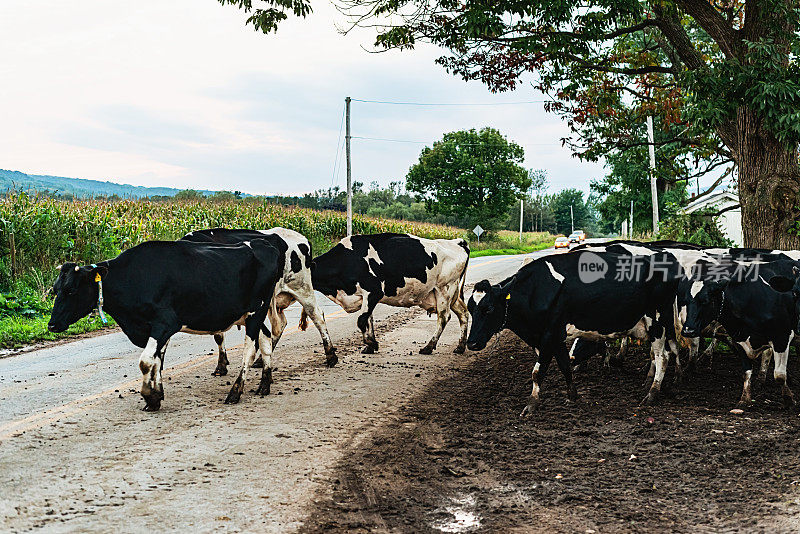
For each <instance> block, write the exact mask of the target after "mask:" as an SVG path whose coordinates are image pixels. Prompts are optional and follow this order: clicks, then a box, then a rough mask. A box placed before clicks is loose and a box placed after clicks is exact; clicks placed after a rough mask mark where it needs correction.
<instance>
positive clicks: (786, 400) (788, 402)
mask: <svg viewBox="0 0 800 534" xmlns="http://www.w3.org/2000/svg"><path fill="white" fill-rule="evenodd" d="M795 406H796V403H795V402H794V399H793V398H792V397H783V408H784V409H786V410H791V409H793V408H794V407H795Z"/></svg>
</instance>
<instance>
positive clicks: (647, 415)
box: [302, 332, 800, 533]
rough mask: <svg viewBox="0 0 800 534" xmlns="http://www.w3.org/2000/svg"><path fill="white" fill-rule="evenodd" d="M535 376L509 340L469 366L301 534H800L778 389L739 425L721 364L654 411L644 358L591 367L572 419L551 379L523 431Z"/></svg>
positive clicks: (787, 421) (786, 418)
mask: <svg viewBox="0 0 800 534" xmlns="http://www.w3.org/2000/svg"><path fill="white" fill-rule="evenodd" d="M795 362H796V361H795ZM795 362H792V363H794V365H791V364H790V373H791V378H792V379H793V384H794V385H796V384H799V383H800V376H798V370H797V367H798V366H797V365H796V363H795ZM533 363H534V360H533V355H532V353H531V350H530V349H529V348H528V347H527V346H525V345H524V343H522V342H521V341H519V339H518V338H516V337H515V336H514V335H513V334H510V333H508V332H506V333H505V334H503V336H502V338H501V339H500V340H499V342H498V343H496V344H495V345H493V346H490V348H488V349H486V350H485V351H483V352H482V353H479V354H474V355H471V356H470V357H468V358H465V359H463V360H460V363H458V364H456V367H451V370H450V371H449V372H448V373H447V374H446V375H444V378H442V379H440V380H438V381H435V382H433V383H432V385H431V386H430V387H428V388H427V389H426V390H425V391H424V392H423V393H420V394H419V395H418V396H417V397H416V398H413V399H410V400H409V402H407V403H405V404H404V406H403V407H402V408H401V410H400V412H399V414H398V416H397V417H395V418H393V419H392V421H390V422H388V423H386V424H384V425H382V426H381V427H380V428H378V429H377V430H375V431H374V432H373V433H372V435H370V436H369V437H368V438H366V439H361V440H358V441H356V442H352V443H351V444H349V445H348V450H346V451H345V454H343V460H341V461H340V463H339V464H338V467H337V468H336V470H335V472H334V474H333V475H332V476H331V480H332V481H333V485H332V489H331V488H326V489H325V490H324V491H322V492H321V493H320V494H319V496H318V498H317V499H315V501H316V503H315V504H314V505H313V508H311V509H310V510H309V518H308V519H307V520H306V521H305V524H304V526H303V528H302V530H303V531H305V532H318V531H355V532H370V531H375V530H383V531H386V530H388V531H399V532H427V531H434V532H435V531H438V532H442V531H444V532H471V531H477V530H480V531H493V532H531V531H533V532H536V531H546V532H587V533H591V532H628V531H631V532H656V531H677V532H698V531H714V532H719V531H752V532H759V531H763V532H776V531H777V532H796V531H798V530H800V493H799V492H798V488H797V486H798V484H800V417H798V413H797V410H796V409H795V410H789V411H786V410H784V409H783V408H782V406H781V404H780V402H779V401H780V395H779V392H778V391H777V390H776V389H775V388H773V387H771V380H770V381H769V382H768V383H767V385H766V386H765V387H764V388H756V389H755V391H754V396H755V404H754V405H753V407H752V408H750V409H749V410H747V411H746V412H745V413H744V414H739V415H737V414H732V413H730V412H729V410H730V409H731V408H734V406H735V404H736V402H737V401H738V398H739V395H740V393H741V379H740V371H739V369H740V368H739V364H738V362H737V361H736V360H735V359H734V358H732V357H730V356H728V357H727V358H717V359H716V360H715V363H714V368H713V370H712V371H708V370H700V371H699V372H698V373H697V374H696V375H695V377H693V379H691V380H690V381H689V383H688V385H686V386H684V387H682V388H680V389H678V388H674V389H672V391H668V392H666V395H665V398H663V399H662V401H661V402H660V404H659V405H657V406H653V407H639V406H637V403H638V401H639V400H640V399H641V398H642V396H643V388H642V382H643V380H644V374H643V373H642V372H641V367H642V365H643V364H644V363H645V356H644V354H643V353H642V351H640V350H639V351H637V352H636V353H635V354H634V355H633V356H631V357H629V358H628V360H626V362H625V363H624V366H623V368H622V369H619V370H613V371H611V372H605V371H604V370H603V369H602V368H601V363H600V361H599V360H595V361H593V362H592V363H591V366H590V368H589V370H588V372H587V373H583V374H580V375H578V377H577V383H578V391H579V394H580V396H581V397H580V400H579V402H578V403H577V405H569V404H565V400H566V396H565V391H564V381H563V378H562V377H561V376H560V373H559V372H558V369H557V368H556V366H553V367H551V369H550V372H549V374H548V377H547V380H546V382H545V385H544V388H543V403H542V405H541V407H540V409H539V411H538V412H537V413H536V414H535V415H534V416H533V417H531V418H529V419H520V417H519V413H520V411H521V410H522V408H523V406H524V405H525V401H526V397H527V395H528V394H529V392H530V379H529V377H530V371H531V369H532V366H533ZM667 378H668V380H669V379H671V376H670V375H668V377H667Z"/></svg>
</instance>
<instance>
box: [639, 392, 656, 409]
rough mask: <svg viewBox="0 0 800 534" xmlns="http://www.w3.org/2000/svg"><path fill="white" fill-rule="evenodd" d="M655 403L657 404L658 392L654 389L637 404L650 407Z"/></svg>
mask: <svg viewBox="0 0 800 534" xmlns="http://www.w3.org/2000/svg"><path fill="white" fill-rule="evenodd" d="M656 402H658V392H657V391H656V390H654V389H651V390H650V391H649V392H648V393H647V395H645V397H644V398H643V399H642V402H640V403H639V404H640V405H643V406H650V405H653V404H655V403H656Z"/></svg>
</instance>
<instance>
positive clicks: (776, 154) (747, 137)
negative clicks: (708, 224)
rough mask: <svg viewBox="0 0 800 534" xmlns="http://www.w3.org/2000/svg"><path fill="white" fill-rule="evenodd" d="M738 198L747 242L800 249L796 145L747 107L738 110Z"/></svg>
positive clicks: (798, 170)
mask: <svg viewBox="0 0 800 534" xmlns="http://www.w3.org/2000/svg"><path fill="white" fill-rule="evenodd" d="M736 126H737V133H738V136H737V137H738V140H737V147H736V150H735V151H736V153H737V156H738V157H737V158H736V159H737V163H738V170H739V200H740V202H741V205H742V233H743V237H744V246H746V247H757V248H769V249H782V250H798V249H800V237H799V236H798V235H797V221H798V219H800V210H799V209H798V192H800V168H799V167H798V161H797V157H798V153H797V149H796V148H794V149H791V148H790V149H787V148H786V147H785V146H784V145H782V144H781V143H780V142H779V141H778V140H777V139H776V138H775V136H774V135H772V134H771V133H770V132H769V131H768V130H767V129H766V127H765V126H764V125H763V123H762V120H761V119H760V118H759V117H758V114H757V113H756V112H755V111H753V110H751V109H748V108H746V107H743V108H740V109H739V112H738V115H737V125H736Z"/></svg>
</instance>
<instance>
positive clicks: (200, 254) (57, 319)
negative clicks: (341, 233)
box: [48, 239, 283, 411]
mask: <svg viewBox="0 0 800 534" xmlns="http://www.w3.org/2000/svg"><path fill="white" fill-rule="evenodd" d="M280 257H281V254H280V251H278V249H276V248H275V247H274V246H272V245H271V244H269V243H268V242H267V241H265V240H263V239H258V240H253V241H250V242H249V243H247V244H239V245H217V244H207V243H191V242H188V241H150V242H147V243H142V244H141V245H138V246H135V247H133V248H131V249H128V250H126V251H125V252H123V253H122V254H120V255H119V256H117V257H116V258H114V259H112V260H107V261H102V262H100V263H98V264H96V265H90V266H80V265H77V264H75V263H65V264H64V265H62V266H61V267H60V268H59V275H58V279H57V280H56V282H55V284H54V286H53V291H54V292H55V295H56V299H55V303H54V305H53V312H52V315H51V318H50V322H49V324H48V328H49V329H50V330H51V331H53V332H63V331H64V330H66V329H67V327H69V325H71V324H72V323H74V322H75V321H77V320H79V319H80V318H82V317H85V316H86V315H88V314H89V313H91V311H92V310H93V309H94V308H95V307H96V306H98V303H99V304H100V307H101V310H102V307H104V308H105V311H107V312H108V313H109V314H110V315H111V316H112V317H114V320H115V321H116V322H117V324H119V326H120V328H122V331H123V332H125V335H126V336H128V339H129V340H130V341H131V342H132V343H133V344H134V345H136V346H137V347H142V348H143V349H144V350H143V351H142V354H141V357H140V359H139V368H140V369H141V371H142V390H141V393H142V397H144V400H145V402H146V406H145V410H146V411H155V410H158V409H159V408H160V407H161V401H162V400H163V398H164V388H163V385H162V382H161V371H162V368H163V366H164V353H165V351H166V348H167V344H168V343H169V340H170V338H171V337H172V336H173V335H174V334H176V333H177V332H188V333H192V334H205V335H208V334H215V333H219V332H224V331H226V330H228V329H229V328H231V327H232V326H233V325H237V324H238V325H244V327H245V349H244V357H243V364H242V370H241V371H240V373H239V377H238V378H237V379H236V382H235V383H234V384H233V387H232V388H231V391H230V393H229V394H228V397H227V398H226V399H225V402H226V403H236V402H239V398H240V397H241V394H242V392H243V391H244V383H245V380H246V378H247V372H248V370H249V368H250V367H251V366H252V364H253V362H254V361H255V357H256V352H257V350H259V349H262V350H263V349H264V348H265V347H269V346H270V339H269V332H268V331H267V332H266V334H265V333H264V332H263V330H264V328H265V327H264V321H265V319H266V318H267V313H268V311H269V307H270V302H272V297H273V294H274V291H275V285H276V284H277V283H278V280H279V278H280V277H281V275H282V273H283V266H282V265H281V264H280ZM271 379H272V377H271V369H270V368H269V367H265V368H264V370H263V371H262V374H261V383H260V385H259V387H258V393H260V394H262V395H263V394H266V393H269V384H270V382H271Z"/></svg>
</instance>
